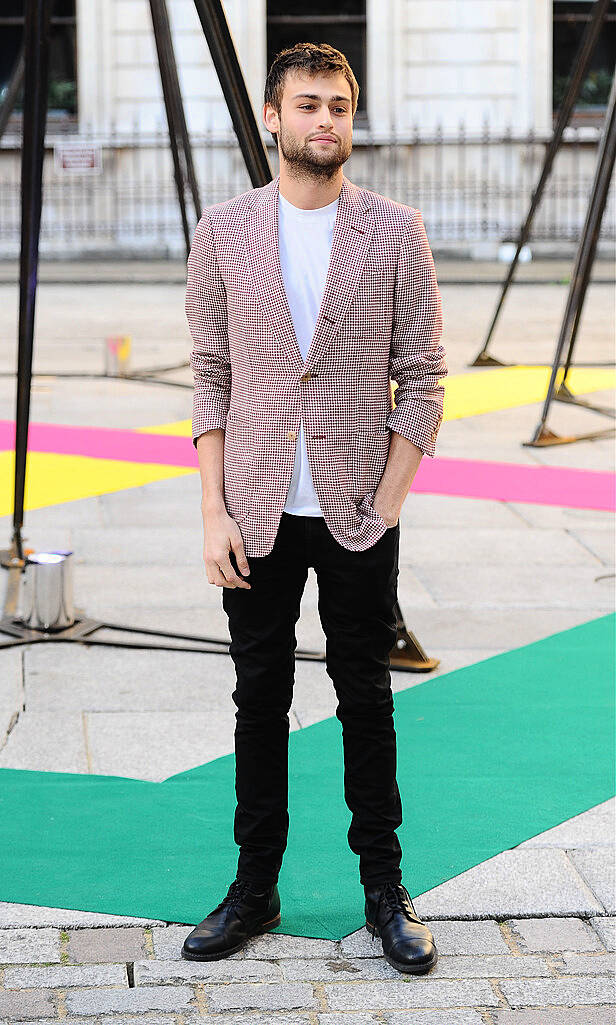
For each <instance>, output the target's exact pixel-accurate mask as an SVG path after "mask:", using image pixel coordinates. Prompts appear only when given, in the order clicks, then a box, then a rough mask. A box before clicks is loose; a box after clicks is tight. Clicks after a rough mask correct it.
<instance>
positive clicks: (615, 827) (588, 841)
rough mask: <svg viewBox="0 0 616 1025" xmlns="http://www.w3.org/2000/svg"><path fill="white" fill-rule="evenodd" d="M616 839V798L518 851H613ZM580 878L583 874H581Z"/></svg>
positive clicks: (545, 833)
mask: <svg viewBox="0 0 616 1025" xmlns="http://www.w3.org/2000/svg"><path fill="white" fill-rule="evenodd" d="M615 836H616V798H614V797H611V798H610V799H609V800H608V801H602V802H601V804H597V805H595V807H594V808H589V809H588V811H583V812H580V814H579V815H574V816H573V817H572V818H570V819H567V820H566V822H561V823H560V824H559V825H558V826H553V827H552V829H547V830H546V831H545V832H543V833H537V835H536V836H531V837H530V838H529V839H528V840H523V841H522V843H520V844H518V847H517V849H518V850H520V849H521V848H527V847H560V848H561V849H562V850H568V851H571V849H572V848H575V849H576V850H585V849H587V848H593V847H608V848H611V849H612V850H613V849H614V844H615V842H616V841H615V839H614V837H615ZM582 874H583V873H582Z"/></svg>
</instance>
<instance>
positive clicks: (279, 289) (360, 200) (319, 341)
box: [244, 175, 374, 371]
mask: <svg viewBox="0 0 616 1025" xmlns="http://www.w3.org/2000/svg"><path fill="white" fill-rule="evenodd" d="M279 182H280V175H277V176H276V177H275V178H274V179H273V181H271V182H270V183H269V184H268V185H266V186H264V188H262V189H256V190H255V202H254V203H253V205H252V207H251V208H250V209H249V210H248V212H247V214H246V217H245V219H244V241H245V245H246V256H247V264H248V269H249V272H250V275H251V277H252V280H253V284H254V286H255V290H256V293H257V297H258V300H259V302H260V303H261V306H262V308H263V315H264V317H265V318H266V320H267V321H268V322H269V323H270V324H271V326H272V328H273V330H274V331H275V332H276V335H277V337H278V338H279V339H280V344H281V348H282V351H283V352H284V354H285V355H286V357H287V358H288V359H289V361H290V363H291V365H292V366H294V367H296V368H297V370H298V371H299V370H302V371H306V370H308V369H310V368H311V367H313V366H315V364H316V363H317V361H318V360H319V358H320V357H321V356H322V355H323V353H324V352H325V350H326V349H327V347H328V345H329V344H330V343H331V341H332V339H333V338H334V336H335V334H336V331H337V329H338V326H339V324H340V323H341V321H342V318H343V317H344V314H345V313H346V309H347V307H348V305H349V304H350V302H351V299H352V298H353V295H354V293H355V290H356V288H357V285H358V283H359V279H360V277H361V274H362V271H363V268H364V264H365V262H366V257H367V255H368V249H369V247H370V242H371V239H372V233H373V231H374V216H373V213H372V210H371V207H370V203H369V201H368V197H367V195H366V194H365V193H363V191H362V190H361V189H359V188H358V187H357V186H356V185H354V184H353V182H351V181H349V179H348V178H346V177H345V176H344V175H343V178H342V187H341V189H340V197H339V201H338V209H337V211H336V220H335V222H334V232H333V236H332V247H331V253H330V259H329V266H328V270H327V278H326V280H325V288H324V291H323V298H322V300H321V306H320V309H319V315H318V318H317V322H316V325H315V331H314V335H313V337H312V340H311V342H310V347H309V349H308V354H307V357H306V361H305V363H304V359H303V357H302V353H301V350H300V347H299V345H298V343H297V338H296V336H295V329H294V327H293V320H292V317H291V311H290V309H289V303H288V300H287V294H286V291H285V287H284V280H283V277H282V269H281V266H280V253H279V248H278V186H279Z"/></svg>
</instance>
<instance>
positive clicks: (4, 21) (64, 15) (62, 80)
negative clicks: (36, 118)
mask: <svg viewBox="0 0 616 1025" xmlns="http://www.w3.org/2000/svg"><path fill="white" fill-rule="evenodd" d="M24 7H25V3H24V0H2V3H1V5H0V103H1V102H2V99H3V98H4V96H5V94H6V89H7V86H8V83H9V81H10V78H11V75H12V73H13V68H14V67H15V62H16V60H17V57H18V55H19V51H20V48H21V45H22V42H23V35H24V22H25V16H24ZM50 38H51V46H50V51H49V89H48V93H47V104H48V110H49V115H50V117H51V118H52V119H54V120H62V119H63V118H70V120H71V121H72V120H74V118H75V115H76V114H77V42H76V17H75V0H55V2H54V4H53V8H52V16H51V33H50ZM23 103H24V90H23V85H22V87H21V89H20V90H19V93H18V94H17V101H16V103H15V106H14V108H13V111H14V113H16V114H19V115H21V113H22V112H23Z"/></svg>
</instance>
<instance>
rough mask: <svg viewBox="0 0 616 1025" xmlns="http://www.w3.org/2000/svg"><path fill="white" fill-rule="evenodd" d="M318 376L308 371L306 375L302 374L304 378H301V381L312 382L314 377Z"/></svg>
mask: <svg viewBox="0 0 616 1025" xmlns="http://www.w3.org/2000/svg"><path fill="white" fill-rule="evenodd" d="M316 376H317V375H316V374H313V373H311V371H310V370H307V371H306V373H305V374H302V376H301V377H300V381H310V380H311V379H312V378H313V377H316Z"/></svg>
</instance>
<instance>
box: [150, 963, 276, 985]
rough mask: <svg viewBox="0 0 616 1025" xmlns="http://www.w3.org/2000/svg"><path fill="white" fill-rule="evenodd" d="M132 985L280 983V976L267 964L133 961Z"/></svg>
mask: <svg viewBox="0 0 616 1025" xmlns="http://www.w3.org/2000/svg"><path fill="white" fill-rule="evenodd" d="M134 973H135V985H136V986H149V985H151V984H152V983H156V982H160V983H174V982H188V981H191V980H195V981H198V982H199V981H203V982H282V980H283V975H282V972H281V970H280V968H279V967H278V965H276V964H272V963H271V962H270V961H263V960H261V961H258V960H256V959H255V960H252V961H249V960H247V959H243V960H240V961H231V959H230V958H224V959H222V960H221V961H136V962H135V966H134Z"/></svg>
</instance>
